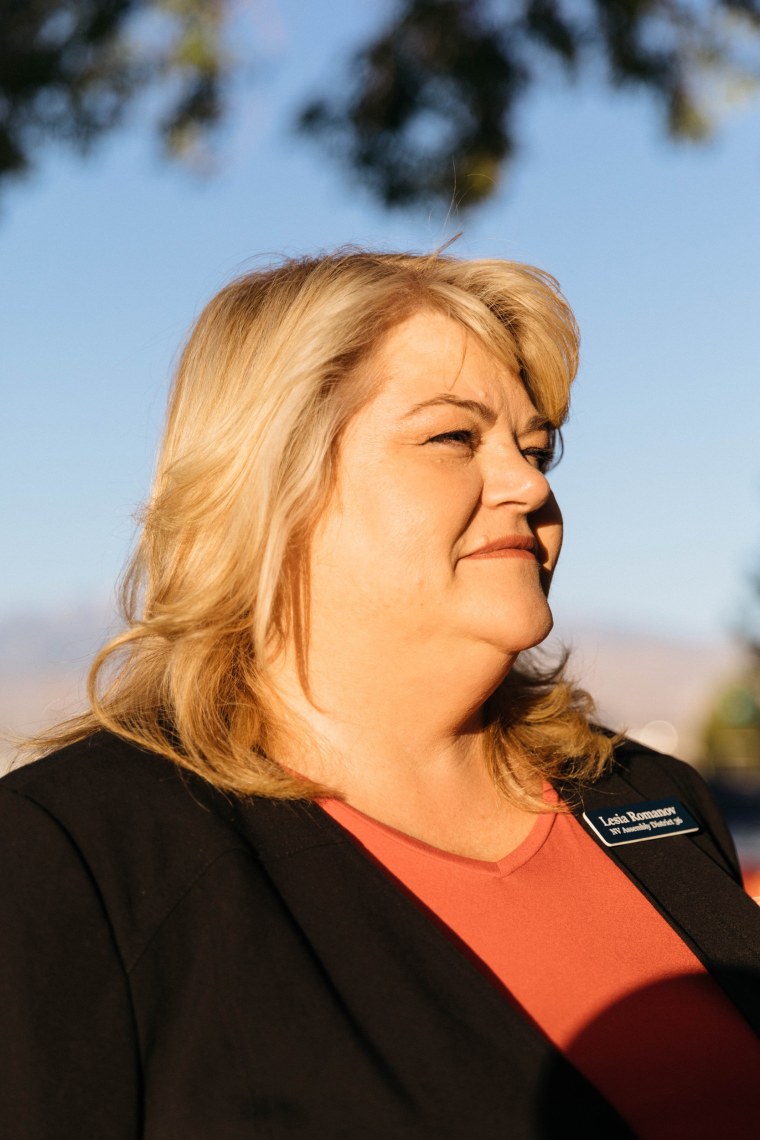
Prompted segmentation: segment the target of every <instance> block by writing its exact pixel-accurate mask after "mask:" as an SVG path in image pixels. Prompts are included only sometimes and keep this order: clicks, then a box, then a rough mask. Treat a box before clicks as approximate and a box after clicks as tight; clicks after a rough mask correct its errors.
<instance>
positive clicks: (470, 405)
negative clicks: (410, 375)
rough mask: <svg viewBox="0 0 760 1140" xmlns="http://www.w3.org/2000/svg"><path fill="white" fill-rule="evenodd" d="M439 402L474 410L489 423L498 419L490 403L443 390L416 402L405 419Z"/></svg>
mask: <svg viewBox="0 0 760 1140" xmlns="http://www.w3.org/2000/svg"><path fill="white" fill-rule="evenodd" d="M439 404H451V405H453V406H454V407H455V408H462V409H463V410H464V411H467V412H474V413H475V415H476V416H480V418H481V419H483V420H487V421H488V422H489V423H495V422H496V420H497V419H498V415H497V413H496V412H495V411H494V409H493V408H490V407H489V406H488V404H482V403H481V402H480V400H463V399H461V398H460V397H459V396H452V395H451V394H450V393H448V392H443V393H441V395H440V396H433V397H432V398H431V399H430V400H422V401H421V403H419V404H415V405H414V407H413V408H411V409H410V410H409V411H408V412H407V413H406V415H405V416H404V419H405V420H407V419H409V418H410V417H411V416H414V415H416V414H417V412H421V411H423V410H424V409H425V408H435V407H437V406H438V405H439Z"/></svg>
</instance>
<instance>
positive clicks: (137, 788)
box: [0, 732, 229, 832]
mask: <svg viewBox="0 0 760 1140" xmlns="http://www.w3.org/2000/svg"><path fill="white" fill-rule="evenodd" d="M0 792H2V793H7V794H10V795H11V796H17V797H22V798H23V799H25V800H28V801H31V802H33V803H35V804H37V805H38V806H39V807H40V808H42V809H44V810H45V811H46V812H47V813H48V814H49V815H51V816H53V817H54V818H56V819H61V820H65V821H67V822H68V823H69V824H70V825H71V827H72V828H74V830H78V829H77V828H76V823H77V821H80V822H81V824H82V825H84V824H88V826H89V827H90V828H91V829H94V828H96V827H97V826H100V827H101V828H102V830H103V831H104V832H105V831H108V832H113V829H114V828H116V830H117V831H118V830H119V828H120V826H121V827H126V828H129V827H131V826H133V825H136V824H137V823H138V821H139V825H140V827H141V829H143V830H145V829H146V828H148V827H150V826H151V824H153V823H155V824H156V825H160V826H167V825H169V826H171V825H172V823H175V824H176V825H181V826H182V827H184V828H187V827H190V829H191V830H193V823H195V825H196V827H197V826H203V825H204V824H205V825H207V824H208V823H209V822H210V820H212V819H213V820H217V819H220V818H223V817H224V815H225V812H224V807H223V805H225V804H227V805H228V806H229V801H228V800H226V799H225V797H224V796H223V795H221V794H220V793H219V792H218V791H216V789H214V788H212V787H211V785H209V784H207V783H206V782H205V781H203V780H201V779H199V778H198V777H197V776H194V775H193V774H192V773H190V772H185V771H183V770H182V769H181V768H180V767H179V766H178V765H176V764H174V763H173V762H172V761H170V760H167V759H166V758H165V757H164V756H160V755H158V754H156V753H154V752H149V751H147V750H145V749H143V748H140V747H138V746H137V745H136V744H133V743H131V742H130V741H128V740H124V739H123V738H121V737H118V736H116V735H114V734H113V733H110V732H96V733H93V734H92V735H91V736H87V737H85V738H84V739H82V740H78V741H76V742H75V743H73V744H69V745H67V746H66V747H64V748H61V749H59V750H57V751H55V752H52V753H50V754H49V755H47V756H43V757H42V758H41V759H39V760H34V761H32V762H31V763H29V764H25V765H23V766H22V767H19V768H15V769H13V770H12V771H10V772H9V773H7V774H6V775H5V776H4V777H3V778H2V779H0ZM204 829H205V830H208V828H207V827H205V828H204Z"/></svg>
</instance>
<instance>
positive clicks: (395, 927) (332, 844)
mask: <svg viewBox="0 0 760 1140" xmlns="http://www.w3.org/2000/svg"><path fill="white" fill-rule="evenodd" d="M242 814H243V820H242V829H243V830H244V831H245V833H246V835H247V837H248V839H249V841H250V842H251V843H252V845H253V846H254V847H255V848H256V850H257V852H258V854H259V858H260V859H261V861H262V863H263V865H264V867H265V869H266V871H267V874H268V875H269V877H270V879H271V880H272V882H273V883H274V885H275V887H276V889H277V891H278V893H279V895H280V897H281V898H282V899H283V901H284V902H285V904H286V905H287V907H288V909H289V911H290V913H291V915H292V916H293V917H294V919H295V921H296V922H297V923H298V925H299V927H300V929H301V931H302V933H303V935H304V937H305V939H306V940H307V942H308V944H309V945H310V946H311V948H312V951H313V952H314V953H315V954H316V955H317V957H318V959H319V961H320V963H321V966H322V968H323V970H324V973H325V976H326V979H329V984H330V985H331V986H333V987H334V988H335V990H336V991H337V992H339V993H340V994H341V1001H342V1002H343V1004H344V1006H345V1008H346V1009H347V1011H349V1014H350V1017H351V1018H352V1020H353V1023H354V1024H356V1025H360V1026H361V1027H362V1033H363V1034H364V1035H366V1040H367V1042H368V1048H370V1049H371V1050H372V1053H373V1055H374V1056H375V1057H377V1058H378V1059H379V1062H380V1063H381V1064H382V1065H383V1066H384V1069H385V1071H386V1072H387V1074H388V1079H389V1081H391V1082H392V1083H394V1084H395V1086H396V1087H397V1089H399V1090H403V1094H404V1097H405V1098H406V1099H408V1100H409V1101H410V1102H412V1103H416V1104H420V1105H425V1106H426V1112H430V1111H432V1107H431V1106H433V1105H437V1106H438V1107H437V1108H436V1109H435V1112H436V1114H439V1115H440V1122H439V1132H438V1135H440V1136H448V1135H449V1134H450V1130H452V1129H453V1131H454V1133H455V1134H456V1135H462V1134H464V1133H463V1132H461V1131H460V1132H457V1131H456V1128H457V1125H456V1123H455V1122H456V1121H459V1122H460V1124H459V1127H461V1122H462V1121H463V1120H466V1121H467V1133H466V1134H467V1135H472V1136H478V1137H481V1138H483V1140H486V1138H488V1140H490V1138H491V1137H492V1136H493V1137H494V1138H496V1137H501V1136H503V1135H504V1128H505V1126H506V1125H505V1122H507V1121H508V1122H509V1126H510V1127H509V1128H508V1131H509V1134H510V1135H514V1136H515V1137H518V1136H524V1137H529V1136H530V1137H534V1136H536V1137H537V1136H542V1137H550V1136H566V1135H568V1133H567V1131H565V1129H566V1127H567V1124H568V1110H567V1106H568V1104H571V1105H572V1106H573V1111H572V1114H571V1115H572V1117H573V1119H574V1120H575V1121H582V1122H583V1124H582V1128H583V1132H582V1134H583V1135H584V1136H588V1137H589V1138H590V1137H597V1136H599V1137H602V1136H604V1137H607V1136H611V1135H614V1136H619V1137H621V1140H622V1138H623V1137H626V1136H629V1135H630V1132H629V1130H628V1128H627V1126H626V1125H625V1124H624V1122H623V1121H622V1120H621V1118H620V1117H619V1115H618V1114H617V1113H616V1112H615V1110H614V1109H613V1108H612V1107H611V1106H610V1105H609V1104H608V1102H607V1101H606V1100H605V1099H604V1098H603V1097H602V1096H601V1094H599V1093H598V1092H597V1090H596V1089H594V1088H593V1087H592V1086H591V1085H590V1084H589V1082H587V1081H586V1079H585V1078H584V1077H583V1076H581V1074H580V1073H579V1072H578V1071H577V1070H576V1069H575V1068H574V1067H573V1066H572V1065H571V1064H570V1063H569V1062H568V1061H567V1060H566V1059H565V1058H564V1057H563V1056H562V1054H561V1053H560V1052H559V1051H558V1050H557V1049H555V1048H554V1046H553V1045H552V1044H551V1042H550V1041H549V1040H548V1039H547V1038H546V1036H545V1035H544V1034H543V1033H542V1032H541V1031H540V1030H539V1029H538V1028H537V1027H536V1026H535V1024H534V1023H533V1022H532V1021H531V1019H530V1018H529V1017H528V1016H527V1015H526V1014H525V1013H524V1011H523V1010H522V1009H521V1008H520V1007H519V1006H518V1005H517V1004H516V1003H514V1002H512V1001H510V1000H509V998H508V997H505V995H504V993H503V992H500V990H499V989H498V988H497V987H496V986H495V985H493V984H492V983H491V981H489V980H488V979H487V978H486V976H485V975H484V973H482V972H481V971H480V970H479V969H478V968H477V967H476V966H475V965H474V963H473V962H472V961H470V960H468V958H466V957H465V956H464V954H463V953H462V952H461V951H460V950H459V949H458V948H457V947H456V946H455V945H454V942H453V941H452V940H451V939H450V938H449V937H448V936H447V935H446V934H444V932H443V931H442V930H441V929H440V925H439V924H438V923H437V922H436V920H435V919H433V918H432V916H430V915H428V914H426V913H424V911H423V909H422V908H421V907H420V906H419V905H418V904H417V903H416V902H415V901H412V899H411V898H410V897H408V895H407V893H406V892H405V891H404V890H403V888H401V887H400V885H398V884H396V883H395V882H394V881H392V880H391V878H390V877H389V876H388V875H387V874H386V873H385V872H384V871H381V870H380V869H379V867H377V866H376V865H375V863H374V862H373V861H372V860H371V859H370V858H369V857H368V856H367V855H366V854H365V853H364V852H362V851H361V850H360V849H359V848H358V847H357V846H356V845H355V843H354V842H353V841H352V840H351V839H350V837H349V836H348V835H347V833H346V832H345V831H344V829H343V828H341V827H340V826H339V825H338V824H337V823H336V822H335V821H334V820H333V819H332V818H331V817H330V816H328V815H327V813H325V812H323V811H322V809H321V808H319V807H318V806H317V805H314V804H304V803H289V804H288V803H277V802H272V801H263V800H258V801H253V802H251V803H249V804H248V805H246V806H245V807H244V808H243V812H242ZM576 1114H577V1115H576ZM579 1127H581V1125H579ZM578 1134H580V1133H578Z"/></svg>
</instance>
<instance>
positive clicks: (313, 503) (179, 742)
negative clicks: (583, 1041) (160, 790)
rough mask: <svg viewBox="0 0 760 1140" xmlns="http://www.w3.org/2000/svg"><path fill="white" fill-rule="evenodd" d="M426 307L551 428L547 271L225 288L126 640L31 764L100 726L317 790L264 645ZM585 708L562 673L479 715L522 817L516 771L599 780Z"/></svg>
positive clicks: (133, 573) (300, 579)
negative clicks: (348, 435) (405, 336)
mask: <svg viewBox="0 0 760 1140" xmlns="http://www.w3.org/2000/svg"><path fill="white" fill-rule="evenodd" d="M424 308H433V309H436V310H439V311H442V312H444V313H445V314H447V315H448V316H449V317H451V318H452V319H454V320H456V321H459V322H460V323H461V324H462V325H464V326H465V327H467V328H468V329H469V330H471V331H472V332H473V333H475V334H476V335H477V336H478V337H479V338H480V339H481V340H482V341H483V342H484V343H485V344H486V346H487V347H489V348H490V349H491V350H492V351H494V352H495V353H497V354H498V355H499V356H500V357H501V358H503V359H505V360H507V361H508V362H509V363H510V364H511V365H512V366H514V367H515V368H517V369H518V370H519V373H520V376H521V377H522V380H523V383H524V384H525V386H526V388H527V390H528V392H529V393H530V395H531V398H532V400H533V402H534V404H535V405H536V407H537V409H538V410H539V411H540V412H541V413H542V415H544V416H545V417H546V419H547V421H548V422H549V423H550V424H551V425H552V426H553V427H554V428H556V429H558V428H559V427H560V425H561V424H562V422H563V421H564V419H565V417H566V415H567V410H568V403H569V394H570V385H571V382H572V380H573V378H574V376H575V373H576V369H577V360H578V332H577V327H576V324H575V320H574V317H573V315H572V312H571V310H570V308H569V307H568V305H567V303H566V301H565V300H564V298H563V297H562V295H561V293H560V292H559V288H558V286H557V283H556V281H555V280H554V279H553V278H552V277H550V276H549V275H548V274H546V273H543V272H542V271H541V270H538V269H534V268H532V267H531V266H527V265H521V264H517V263H515V262H508V261H497V260H478V261H464V260H459V259H456V258H453V257H450V256H443V255H441V254H432V255H424V256H423V255H412V254H385V253H372V252H362V251H355V250H348V251H338V252H337V253H333V254H329V255H327V256H323V257H305V258H300V259H292V260H287V261H283V262H282V263H280V264H277V265H275V266H273V267H268V268H266V269H262V270H260V271H256V272H253V273H249V274H247V275H245V276H243V277H240V278H239V279H238V280H236V281H233V282H232V283H231V284H230V285H228V286H227V287H226V288H224V289H222V291H221V292H220V293H219V294H218V295H217V296H216V297H214V298H213V299H212V300H211V301H210V302H209V304H208V305H207V306H206V308H205V309H204V311H203V312H202V313H201V315H200V317H199V319H198V321H197V322H196V324H195V327H194V328H193V330H192V332H191V334H190V337H189V339H188V341H187V344H186V346H185V349H184V352H183V353H182V356H181V359H180V363H179V367H178V369H177V374H176V378H175V382H174V387H173V390H172V394H171V397H170V402H169V409H168V416H167V423H166V430H165V436H164V441H163V446H162V448H161V451H160V453H159V459H158V464H157V470H156V474H155V480H154V486H153V489H152V493H151V496H150V499H149V502H148V504H147V506H146V508H145V510H144V512H143V519H142V524H143V525H142V533H141V535H140V538H139V542H138V544H137V547H136V550H135V552H134V555H133V557H132V559H131V561H130V563H129V564H128V567H127V569H126V572H125V576H124V580H123V585H122V610H123V614H124V618H125V621H126V628H125V629H124V632H122V633H120V634H119V635H118V636H117V637H115V638H113V639H112V640H111V641H110V642H109V643H108V644H107V645H105V647H104V648H103V649H102V650H101V652H100V653H99V654H98V655H97V657H96V658H95V660H94V662H93V664H92V668H91V670H90V676H89V685H88V693H89V698H90V705H91V709H90V711H89V712H87V713H86V714H84V715H83V716H80V717H78V718H75V719H74V720H72V721H69V722H67V723H65V724H63V725H60V726H58V727H57V728H56V729H53V730H52V731H51V732H49V733H47V734H46V735H45V736H43V737H39V738H37V739H36V741H35V742H33V744H34V745H35V746H36V748H37V750H38V751H39V750H40V749H44V750H45V751H50V750H51V749H52V748H54V747H57V746H60V745H62V744H65V743H70V742H72V741H74V740H78V739H82V738H83V737H85V736H87V735H89V734H91V733H93V732H94V731H96V730H98V729H100V728H105V729H108V730H110V731H112V732H114V733H116V734H117V735H119V736H121V737H124V738H126V739H128V740H131V741H133V742H135V743H136V744H138V745H140V746H142V747H144V748H146V749H148V750H152V751H154V752H157V753H160V754H162V755H164V756H166V757H169V758H171V759H172V760H174V761H176V763H178V764H180V765H181V766H183V767H184V768H187V769H190V770H191V771H193V772H196V773H197V774H199V775H200V776H202V777H204V778H205V779H207V780H208V781H210V782H211V783H213V784H215V785H216V786H218V787H220V788H224V789H228V790H230V791H233V792H237V793H240V794H254V795H256V794H257V795H265V796H276V797H283V798H296V797H297V798H303V797H311V796H314V795H317V794H320V793H324V791H325V789H324V788H319V787H317V786H316V785H312V784H307V783H305V782H304V781H303V780H302V779H299V778H296V777H294V776H292V775H291V774H289V773H288V772H287V771H286V770H285V769H284V768H282V767H280V766H279V765H278V764H277V763H276V760H275V759H273V758H272V757H271V756H270V755H269V754H268V744H270V743H271V742H272V740H273V739H275V737H276V735H277V730H278V725H277V713H276V711H275V710H276V708H277V702H276V699H275V697H274V694H273V692H272V691H271V687H270V684H269V680H268V676H267V670H266V665H265V661H266V657H267V654H265V647H267V649H269V650H271V647H272V644H273V642H274V643H278V642H279V644H282V643H283V640H284V639H286V638H289V637H291V638H296V639H299V638H300V637H301V636H302V634H303V632H304V630H305V628H306V626H307V622H308V583H306V581H305V575H304V564H305V558H304V552H305V551H306V549H307V548H308V542H309V535H310V531H311V528H312V527H313V525H314V523H315V521H316V520H317V518H318V517H319V515H320V512H321V510H322V508H323V506H324V504H325V503H326V501H327V496H328V494H329V491H330V489H331V487H332V483H333V476H334V470H335V462H336V458H337V453H338V446H339V442H340V438H341V433H342V431H343V429H344V428H345V426H346V424H347V423H348V421H349V420H350V419H351V417H352V416H353V415H354V414H355V413H356V412H357V410H358V409H359V408H360V407H361V406H362V405H363V404H364V403H366V401H367V399H368V398H369V396H370V394H371V392H370V389H369V383H370V382H369V380H368V379H367V377H368V375H369V372H370V370H368V369H361V368H359V365H360V364H361V363H362V362H364V361H366V360H367V359H368V358H369V357H370V356H371V355H372V353H373V352H374V351H375V350H376V349H377V348H378V346H379V344H380V342H381V341H382V339H383V337H384V336H385V335H386V334H387V333H388V332H389V330H390V329H391V328H393V327H394V326H395V325H397V324H398V323H399V322H401V321H402V320H404V319H405V318H406V317H408V316H410V315H411V314H412V313H414V312H416V311H418V310H420V309H424ZM591 707H592V706H591V703H590V699H589V698H588V696H587V695H586V694H585V693H583V692H581V691H579V690H576V689H574V688H573V687H572V685H571V684H570V683H569V682H568V681H567V680H565V679H564V678H563V674H562V667H561V666H559V667H556V668H554V669H550V670H543V671H542V670H541V669H540V668H539V667H538V666H537V665H536V664H535V662H534V663H533V664H532V665H526V664H524V663H521V664H519V665H518V666H517V667H515V668H513V669H512V671H511V672H510V674H509V675H508V676H507V678H506V680H505V681H504V683H503V684H502V685H501V686H500V688H499V689H498V690H497V692H496V693H495V694H494V695H493V696H492V697H491V698H490V700H489V702H488V704H487V712H488V729H487V739H488V756H489V762H490V765H491V770H492V773H493V776H494V779H495V780H496V781H497V783H498V784H499V786H500V787H502V789H503V790H504V792H505V794H507V795H508V796H510V797H511V798H513V799H514V798H521V799H523V800H525V797H524V796H523V797H521V796H520V793H519V781H517V780H516V773H517V772H518V771H520V770H522V771H524V770H525V768H526V766H527V767H528V768H529V770H530V771H531V772H540V773H541V774H542V775H543V776H544V777H545V778H547V779H567V778H573V779H583V780H591V779H594V778H595V777H596V776H598V775H599V774H600V773H601V771H602V770H603V769H604V767H605V765H606V763H607V762H608V760H609V757H610V754H611V747H612V745H611V742H610V740H609V739H608V737H607V736H605V735H604V734H601V733H599V732H598V731H596V730H594V728H593V727H592V726H591V725H590V723H589V713H590V711H591ZM516 788H517V789H518V790H517V791H516ZM525 802H527V801H525Z"/></svg>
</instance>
